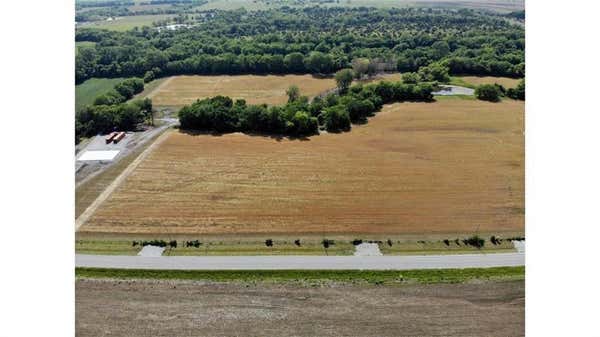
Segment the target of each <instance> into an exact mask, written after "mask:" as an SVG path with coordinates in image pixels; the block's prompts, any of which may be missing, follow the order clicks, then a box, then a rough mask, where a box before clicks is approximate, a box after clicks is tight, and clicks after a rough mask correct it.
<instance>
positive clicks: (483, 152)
mask: <svg viewBox="0 0 600 337" xmlns="http://www.w3.org/2000/svg"><path fill="white" fill-rule="evenodd" d="M523 117H524V103H523V102H522V101H513V100H509V99H506V100H503V101H502V102H501V103H487V102H483V101H476V100H440V101H438V102H435V103H401V104H394V105H389V106H386V107H384V109H383V111H381V112H380V113H379V114H378V115H377V116H376V117H374V118H371V119H370V121H369V123H368V124H365V125H361V126H353V129H352V130H351V131H350V132H347V133H340V134H322V135H319V136H313V137H310V138H307V139H303V140H299V139H287V138H282V139H278V138H275V137H266V136H251V135H245V134H240V133H235V134H226V135H219V136H214V135H207V134H196V135H194V134H186V133H182V132H179V131H173V132H172V133H171V134H170V135H169V136H168V138H167V139H165V140H164V141H163V142H162V143H161V144H160V145H159V146H158V147H157V148H156V149H155V150H154V152H152V153H150V155H149V156H148V157H147V158H146V159H145V160H144V161H143V162H142V163H141V164H140V165H139V166H138V167H137V168H136V170H134V171H133V172H132V174H131V175H130V176H129V177H128V178H127V179H126V180H125V181H124V183H123V184H122V185H121V186H120V187H119V188H118V189H117V190H116V191H115V192H114V193H113V194H112V195H111V196H110V197H109V198H108V199H107V200H106V201H105V202H104V203H103V204H102V205H101V206H100V208H99V209H98V210H97V211H96V213H95V214H94V215H93V216H92V217H91V218H90V220H89V221H88V222H87V223H86V224H84V225H83V226H82V227H81V228H80V232H83V233H89V234H94V233H96V234H101V233H115V234H119V233H121V234H124V233H137V234H234V233H235V234H244V233H246V234H267V233H268V234H278V233H290V234H291V233H294V234H310V233H316V234H320V233H332V234H343V233H347V234H352V233H357V234H358V233H365V234H382V233H389V234H406V235H413V234H417V235H418V234H446V233H451V234H454V233H473V232H475V231H480V232H488V233H497V234H501V233H508V232H521V231H523V229H524V151H525V149H524V134H523V131H524V123H523Z"/></svg>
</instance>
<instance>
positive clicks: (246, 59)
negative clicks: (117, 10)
mask: <svg viewBox="0 0 600 337" xmlns="http://www.w3.org/2000/svg"><path fill="white" fill-rule="evenodd" d="M84 13H85V12H84ZM186 15H187V14H186ZM186 20H191V21H192V22H194V23H195V25H194V27H193V28H189V29H182V30H175V31H170V30H162V31H160V32H159V31H157V30H153V29H151V28H150V27H144V28H142V29H135V30H131V31H127V32H115V31H108V30H100V29H90V28H80V29H77V31H76V36H75V38H76V41H93V42H97V43H96V45H95V46H94V47H90V48H85V49H82V50H80V52H78V54H77V56H76V74H75V75H76V82H77V83H80V82H82V81H84V80H86V79H88V78H91V77H132V76H135V77H146V76H147V77H162V76H169V75H180V74H267V73H272V74H284V73H314V74H317V73H321V74H328V73H333V72H335V71H337V70H340V69H343V68H348V67H350V65H351V64H352V61H353V60H356V59H361V58H364V59H369V60H370V61H371V62H372V63H373V64H376V65H377V67H378V70H379V71H382V70H386V71H391V70H397V71H401V72H415V71H418V70H419V68H421V67H423V66H428V65H429V64H431V63H439V64H443V65H445V66H447V67H448V68H449V70H450V73H451V74H474V75H491V76H509V77H523V76H524V74H525V63H524V62H525V56H524V55H525V54H524V48H525V33H524V29H523V27H519V26H517V25H514V24H510V23H508V22H507V20H505V18H503V17H498V16H495V15H489V14H485V13H479V12H475V11H471V10H458V11H456V10H441V9H440V10H437V9H435V10H434V9H417V8H403V9H375V8H321V7H312V8H301V9H300V8H290V7H282V8H279V9H271V10H266V11H251V12H250V11H246V10H243V9H240V10H234V11H217V10H213V11H205V12H201V13H196V12H194V14H193V15H192V17H190V18H187V19H186ZM186 22H188V21H186Z"/></svg>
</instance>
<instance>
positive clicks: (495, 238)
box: [490, 235, 502, 246]
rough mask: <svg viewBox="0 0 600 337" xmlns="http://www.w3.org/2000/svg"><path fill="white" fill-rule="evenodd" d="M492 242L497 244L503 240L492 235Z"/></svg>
mask: <svg viewBox="0 0 600 337" xmlns="http://www.w3.org/2000/svg"><path fill="white" fill-rule="evenodd" d="M490 242H491V243H492V244H493V245H494V246H495V245H499V244H501V243H502V240H501V239H499V238H497V237H496V236H495V235H492V237H491V238H490Z"/></svg>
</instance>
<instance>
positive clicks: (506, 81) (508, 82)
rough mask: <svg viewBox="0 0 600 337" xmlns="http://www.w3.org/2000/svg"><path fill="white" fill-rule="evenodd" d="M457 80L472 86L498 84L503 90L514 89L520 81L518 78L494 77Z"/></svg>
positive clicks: (461, 77)
mask: <svg viewBox="0 0 600 337" xmlns="http://www.w3.org/2000/svg"><path fill="white" fill-rule="evenodd" d="M459 78H460V79H462V80H463V81H465V82H467V83H469V84H472V85H482V84H494V83H498V84H500V85H502V86H503V87H505V88H514V87H516V86H517V84H519V81H521V79H519V78H510V77H494V76H460V77H459Z"/></svg>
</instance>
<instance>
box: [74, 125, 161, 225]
mask: <svg viewBox="0 0 600 337" xmlns="http://www.w3.org/2000/svg"><path fill="white" fill-rule="evenodd" d="M169 135H170V132H169V131H168V130H167V131H166V132H164V133H163V134H162V135H160V136H159V137H158V138H157V139H156V140H155V141H154V142H153V143H152V144H150V146H148V148H146V149H145V150H144V152H142V153H140V155H139V156H138V157H137V158H135V159H134V160H133V162H131V164H129V166H127V167H126V168H125V170H123V172H121V174H119V176H117V178H115V180H113V182H112V183H110V185H108V186H107V187H106V189H105V190H104V191H102V193H100V195H99V196H98V197H97V198H96V200H94V202H92V204H91V205H90V206H88V208H86V210H85V211H83V213H81V214H80V215H79V217H78V218H77V219H76V220H75V232H77V231H78V230H79V228H81V226H83V224H85V222H86V221H87V220H88V219H89V218H90V217H91V216H92V214H94V212H95V211H96V209H98V207H100V205H101V204H102V203H103V202H104V201H105V200H106V199H107V198H108V197H109V196H110V195H111V194H112V192H114V191H115V190H116V189H117V187H119V186H120V185H121V183H122V182H123V181H124V180H125V179H126V178H127V177H128V176H129V175H130V174H131V173H132V172H133V171H134V170H135V169H136V168H137V167H138V166H139V164H140V163H141V162H142V161H143V160H144V159H146V157H147V156H148V155H149V154H150V153H151V152H152V151H154V149H155V148H156V147H157V146H158V145H160V144H161V143H162V142H163V141H164V140H165V139H166V138H167V137H168V136H169Z"/></svg>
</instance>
